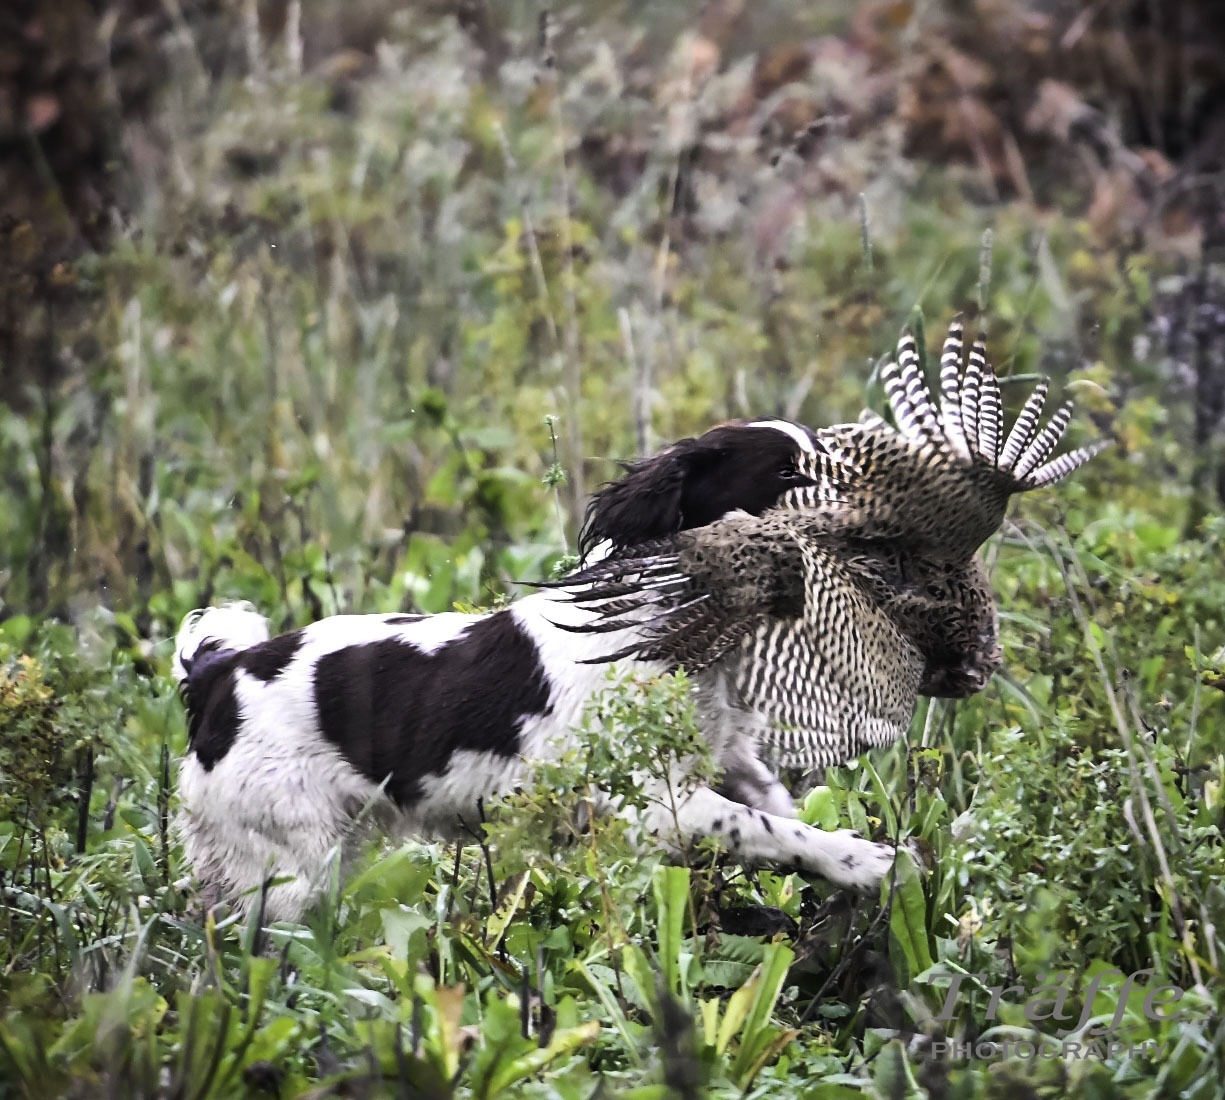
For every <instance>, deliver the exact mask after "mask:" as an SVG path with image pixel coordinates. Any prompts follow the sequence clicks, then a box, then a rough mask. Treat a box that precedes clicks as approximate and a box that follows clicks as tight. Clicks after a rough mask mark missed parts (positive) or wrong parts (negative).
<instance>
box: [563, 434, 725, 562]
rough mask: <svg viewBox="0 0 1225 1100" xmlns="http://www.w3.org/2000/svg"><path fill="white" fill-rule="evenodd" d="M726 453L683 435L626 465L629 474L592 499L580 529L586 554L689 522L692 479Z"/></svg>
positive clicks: (663, 533)
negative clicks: (604, 544) (603, 545)
mask: <svg viewBox="0 0 1225 1100" xmlns="http://www.w3.org/2000/svg"><path fill="white" fill-rule="evenodd" d="M724 455H725V451H724V448H722V447H717V446H712V445H711V444H710V443H706V442H703V441H702V440H700V439H682V440H680V441H679V442H677V443H674V444H673V445H672V446H671V447H667V448H665V449H664V450H662V451H660V452H659V454H656V455H652V456H651V457H650V458H644V459H641V460H640V461H638V462H629V463H626V464H625V476H624V477H622V478H620V479H618V480H617V481H613V482H609V483H608V484H607V485H605V486H604V487H603V488H602V489H600V490H599V492H597V493H596V494H595V496H593V497H592V498H591V500H590V501H589V502H588V504H587V511H586V513H585V515H584V516H583V527H582V530H581V531H580V532H579V541H578V544H579V553H580V554H582V555H583V557H586V556H587V555H588V554H590V553H591V551H592V550H593V549H594V548H595V547H596V546H598V545H599V544H600V543H602V542H608V543H610V544H611V547H612V550H613V551H614V552H615V551H617V550H621V549H624V548H625V547H627V546H637V545H639V544H641V543H644V542H649V541H651V540H652V539H659V538H664V537H666V536H667V535H671V534H673V533H675V532H676V531H679V530H681V528H682V527H684V526H686V523H685V507H686V496H687V493H686V483H687V482H689V481H690V479H691V478H693V477H694V476H695V475H696V474H698V473H700V472H701V471H703V470H705V469H707V468H708V467H709V466H710V465H711V464H712V463H715V462H717V461H718V460H719V459H721V458H723V457H724Z"/></svg>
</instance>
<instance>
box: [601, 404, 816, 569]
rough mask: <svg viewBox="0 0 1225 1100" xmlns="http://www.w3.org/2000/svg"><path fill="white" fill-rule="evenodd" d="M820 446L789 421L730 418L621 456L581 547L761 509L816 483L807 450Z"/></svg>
mask: <svg viewBox="0 0 1225 1100" xmlns="http://www.w3.org/2000/svg"><path fill="white" fill-rule="evenodd" d="M820 450H822V448H821V445H820V444H819V443H818V442H817V440H816V437H815V436H814V435H813V433H812V432H811V431H810V430H809V429H808V428H806V427H804V426H803V425H802V424H794V423H792V422H791V421H789V420H733V421H729V422H728V423H726V424H720V425H718V426H717V427H714V428H711V429H710V431H708V432H706V433H705V435H700V436H698V437H696V438H693V439H682V440H680V441H679V442H677V443H673V444H672V445H671V446H670V447H665V448H664V449H663V450H662V451H660V452H659V453H658V454H654V455H652V456H651V457H650V458H644V459H641V460H640V461H638V462H632V463H627V464H626V466H625V475H624V476H623V477H621V478H620V479H619V480H617V481H614V482H610V483H609V484H608V485H605V486H604V487H603V488H602V489H600V490H599V492H597V493H596V494H595V496H594V497H592V499H591V501H590V503H589V504H588V505H587V513H586V515H585V516H584V518H583V529H582V531H581V532H580V535H579V550H580V552H581V553H582V554H583V556H584V557H586V556H587V555H588V554H590V553H591V551H592V550H593V549H594V548H595V547H597V546H599V545H600V544H602V543H607V544H608V548H609V551H610V552H613V553H615V552H616V551H618V550H622V549H624V548H626V547H629V546H637V545H640V544H641V543H644V542H649V541H650V540H652V539H658V538H664V537H666V536H668V535H671V534H674V533H675V532H677V531H683V530H687V529H688V528H691V527H705V526H706V525H707V524H708V523H714V522H715V520H717V519H720V518H721V517H723V516H725V515H727V514H728V513H729V512H734V511H736V510H737V509H740V510H742V511H745V512H748V513H749V514H750V515H754V516H757V515H761V513H762V512H764V511H766V510H767V509H768V508H771V507H773V506H774V505H775V504H776V503H778V501H779V498H780V497H782V496H783V494H784V493H787V492H788V491H790V490H793V489H797V488H800V487H802V486H804V485H811V484H814V482H813V481H812V479H810V478H809V477H807V476H806V475H805V474H804V473H803V472H802V471H803V470H804V468H805V466H806V465H807V464H806V463H805V461H804V459H805V456H812V455H814V454H815V453H816V452H818V451H820Z"/></svg>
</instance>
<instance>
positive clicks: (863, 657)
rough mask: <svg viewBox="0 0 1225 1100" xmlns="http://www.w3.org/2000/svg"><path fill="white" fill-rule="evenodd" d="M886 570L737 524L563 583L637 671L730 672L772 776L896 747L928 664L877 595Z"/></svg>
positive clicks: (779, 532) (761, 521)
mask: <svg viewBox="0 0 1225 1100" xmlns="http://www.w3.org/2000/svg"><path fill="white" fill-rule="evenodd" d="M888 569H889V563H888V562H875V561H873V560H871V559H870V558H866V557H864V556H863V555H851V554H847V553H846V552H845V550H843V549H840V548H839V547H837V546H836V545H833V544H829V545H827V544H824V543H823V541H822V540H821V539H820V538H819V537H818V538H811V537H808V536H806V535H804V534H802V533H801V532H800V531H799V530H798V529H797V528H796V526H795V525H794V523H793V518H792V517H790V516H787V515H786V514H779V513H773V514H769V515H767V516H763V517H753V516H748V515H746V514H744V513H739V514H736V515H732V516H728V517H725V518H724V519H722V520H719V521H718V522H717V523H713V524H710V525H709V526H707V527H702V528H698V529H695V530H690V531H683V532H680V533H679V534H677V535H676V536H674V537H673V538H671V539H668V540H661V541H660V542H657V543H653V544H652V545H651V546H649V547H645V548H643V551H642V552H635V553H634V554H633V555H624V556H621V557H618V558H612V559H608V560H606V561H602V562H598V563H596V564H595V565H593V566H591V567H589V568H587V569H584V570H582V571H581V572H579V573H577V574H574V575H572V576H571V577H568V578H567V579H566V580H565V582H563V584H564V588H565V590H566V592H567V593H568V595H569V598H570V599H571V600H572V601H573V602H574V603H576V604H578V605H579V606H582V607H585V608H587V609H588V610H590V611H592V612H593V613H594V614H595V619H594V620H593V621H592V622H591V623H589V624H588V625H587V626H586V627H584V628H582V629H583V630H584V631H585V632H597V633H599V632H608V633H609V634H610V636H612V635H616V636H618V637H619V638H623V637H624V634H623V633H622V632H623V631H629V632H630V634H631V637H632V638H633V641H632V642H631V643H630V644H628V645H624V644H623V645H620V646H619V647H616V648H613V647H612V646H611V645H610V652H609V653H608V654H607V655H606V656H605V657H604V658H603V659H604V660H610V661H611V660H616V659H620V658H623V657H636V658H639V659H642V660H650V661H660V662H663V663H665V664H667V665H670V666H673V667H676V666H680V665H683V666H685V668H687V669H688V670H689V671H699V670H701V669H703V668H707V667H709V666H711V665H713V664H715V663H717V662H718V661H720V660H722V659H724V658H725V657H727V658H729V659H730V660H731V661H732V662H733V664H732V667H733V668H734V670H735V678H736V683H737V687H738V689H739V692H740V695H741V697H742V699H743V701H744V703H745V704H746V705H748V706H750V707H752V708H753V709H754V710H756V711H758V712H759V713H760V714H761V715H763V716H764V717H765V718H766V719H767V720H768V723H769V725H770V727H771V728H770V730H769V731H768V732H767V733H766V734H765V735H764V740H765V742H766V744H767V745H768V746H769V747H770V748H772V749H773V750H774V755H775V756H776V758H777V759H778V760H779V762H780V763H782V764H785V765H789V766H790V765H794V766H802V767H815V766H818V765H827V764H832V763H842V762H844V761H846V760H849V759H852V758H853V757H855V756H858V755H860V754H861V753H863V752H864V751H865V750H867V749H868V748H870V747H872V746H875V745H884V744H889V743H891V742H892V741H894V740H896V739H897V738H898V737H900V736H901V735H902V734H903V733H904V732H905V731H906V729H907V727H908V726H909V724H910V719H911V716H912V715H913V713H914V707H915V701H916V698H917V694H918V689H919V684H920V681H921V679H922V676H923V673H924V659H923V657H922V655H921V653H920V652H919V650H918V648H917V647H916V645H915V644H914V643H913V642H912V641H911V640H910V639H909V638H908V637H907V636H906V635H905V634H904V633H903V631H902V630H901V629H900V627H899V626H898V624H897V623H896V622H895V621H894V620H893V619H892V618H891V617H890V615H889V614H888V611H887V608H886V606H884V605H882V603H881V602H880V600H879V599H878V598H877V595H876V592H877V591H879V590H881V589H882V588H883V589H886V590H887V589H888V587H889V585H890V584H891V583H893V582H892V578H889V577H885V578H883V580H882V578H881V576H880V575H879V574H880V572H881V571H884V572H887V571H888Z"/></svg>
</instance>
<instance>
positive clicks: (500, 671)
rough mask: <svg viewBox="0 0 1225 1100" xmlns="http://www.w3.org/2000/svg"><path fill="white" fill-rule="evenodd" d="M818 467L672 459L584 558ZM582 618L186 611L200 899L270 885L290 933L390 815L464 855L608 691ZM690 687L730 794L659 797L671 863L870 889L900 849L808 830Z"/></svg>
mask: <svg viewBox="0 0 1225 1100" xmlns="http://www.w3.org/2000/svg"><path fill="white" fill-rule="evenodd" d="M816 446H817V444H816V443H815V441H814V438H813V436H812V433H811V432H810V431H809V430H808V429H807V428H805V427H803V426H801V425H798V424H793V423H790V422H787V421H782V420H761V421H752V422H749V421H738V422H732V423H728V424H723V425H720V426H718V427H716V428H713V429H711V430H710V431H708V432H707V433H706V434H705V435H703V436H701V437H699V438H696V439H687V440H682V441H681V442H679V443H676V444H674V445H673V446H671V447H668V448H666V449H664V450H663V451H661V452H660V453H659V454H657V455H655V456H653V457H651V458H648V459H645V460H643V461H641V462H639V463H636V464H634V465H632V466H630V467H629V468H628V471H627V473H626V475H625V476H624V477H622V478H621V479H620V480H619V481H617V482H614V483H613V484H611V485H609V486H607V487H605V488H604V489H603V490H602V491H601V492H600V493H598V494H597V495H596V496H595V498H594V499H593V500H592V502H591V504H590V506H589V508H588V514H587V519H586V523H585V525H584V532H583V548H584V549H585V550H586V551H588V552H590V551H591V550H592V548H593V547H595V546H597V545H598V544H601V545H605V546H611V547H612V548H614V549H618V548H623V547H628V546H633V545H636V544H639V543H642V542H645V541H647V540H649V539H652V538H658V537H661V536H664V535H667V534H670V533H672V532H674V531H677V530H680V529H683V528H692V527H701V526H704V525H706V524H708V523H712V522H714V521H715V520H717V519H719V518H720V517H722V516H724V515H726V514H727V513H728V512H732V511H735V510H736V509H743V510H744V511H746V512H749V513H752V514H754V515H756V514H760V513H761V512H763V511H764V510H765V509H767V508H769V507H770V506H771V505H773V504H774V503H775V502H776V501H777V500H778V499H779V497H780V496H781V495H782V494H783V493H785V492H787V491H788V490H791V489H794V488H796V484H797V481H796V479H797V477H798V476H799V475H798V474H797V472H796V462H797V457H798V456H799V455H800V453H801V452H805V451H807V452H809V453H811V452H812V451H813V450H814V448H816ZM589 614H590V612H588V611H585V610H582V609H581V608H578V607H576V606H575V605H574V604H572V603H570V602H567V600H566V599H565V591H564V589H563V590H549V591H544V592H538V593H535V594H533V595H529V596H527V597H525V598H523V599H520V600H518V601H516V602H515V603H513V604H512V605H511V606H510V607H507V608H505V609H503V610H500V611H494V612H489V613H486V614H477V615H469V614H459V613H446V614H440V615H404V614H385V615H337V616H334V617H332V618H328V619H323V620H321V621H319V622H316V623H312V624H311V625H310V626H308V627H305V628H304V629H302V630H295V631H291V632H290V633H287V634H282V635H281V636H279V637H276V638H270V637H269V630H268V625H267V622H266V621H265V620H264V619H263V618H262V617H261V616H259V615H258V614H256V613H255V612H254V611H252V610H249V609H248V608H246V607H243V606H236V605H230V606H224V607H213V608H208V609H206V610H203V611H196V612H192V614H191V615H189V616H188V617H187V619H186V621H185V622H184V624H183V627H182V629H181V630H180V632H179V635H178V639H177V642H176V654H175V660H174V675H175V678H176V679H177V681H178V683H179V685H180V688H181V691H182V693H183V697H184V699H185V702H186V706H187V712H188V718H189V733H188V753H187V757H186V759H185V760H184V761H183V764H182V767H181V769H180V773H179V794H180V799H181V811H180V818H179V820H180V826H181V831H182V836H183V840H184V847H185V851H186V855H187V859H188V861H189V862H190V864H191V866H192V868H193V869H194V871H195V872H196V874H197V876H198V877H199V879H200V881H201V883H202V884H203V886H204V888H205V891H206V896H208V895H211V896H213V897H217V896H222V897H225V898H226V899H228V900H230V901H233V902H235V903H236V904H238V905H240V906H242V905H246V904H248V903H249V901H250V899H251V897H252V896H254V895H255V894H257V893H258V891H259V889H260V887H261V885H262V884H264V883H265V882H266V881H267V880H268V879H269V878H270V877H271V876H275V877H276V879H277V885H275V886H273V887H272V889H271V890H270V891H269V892H268V895H267V908H266V910H265V916H266V918H267V919H269V920H282V919H296V918H298V917H300V916H301V915H302V913H303V912H304V910H306V909H307V908H308V907H309V906H310V904H311V903H312V901H313V900H314V899H315V897H316V896H317V894H318V892H319V890H320V888H321V887H322V885H323V884H324V883H325V882H326V878H327V871H328V868H329V865H330V861H331V858H332V857H333V856H334V854H335V853H337V852H338V851H339V850H341V849H343V848H344V845H345V842H346V840H347V839H348V838H349V837H350V835H351V833H352V832H353V827H354V823H355V821H356V819H357V817H358V815H359V814H360V813H361V812H362V810H363V808H365V807H367V806H369V805H371V804H375V805H377V806H380V807H381V808H382V809H384V810H386V811H389V814H390V816H391V818H392V820H394V822H395V824H396V828H397V829H398V830H402V831H404V832H408V833H430V834H435V835H439V834H441V835H447V834H450V835H454V834H455V831H456V828H457V826H458V825H459V824H460V822H461V821H466V822H468V823H469V824H472V823H475V822H477V821H479V819H480V800H482V799H488V798H489V797H491V796H493V795H496V794H497V793H498V792H499V791H501V792H506V791H510V790H512V789H514V787H515V786H516V785H517V784H519V783H520V781H521V780H522V778H523V777H524V774H525V770H526V769H528V768H529V767H530V764H531V762H532V761H533V760H539V759H542V758H549V757H555V756H557V755H558V754H559V753H560V752H562V751H564V750H565V748H566V747H567V744H568V743H572V738H573V735H574V733H573V731H574V730H575V728H576V727H577V726H578V724H579V722H580V720H581V718H582V714H583V711H584V707H585V705H586V704H587V702H588V700H589V699H590V697H591V696H592V695H593V694H594V693H595V692H597V691H599V690H601V689H603V688H605V687H607V686H608V683H609V675H608V668H607V666H606V665H604V664H600V663H594V664H585V663H582V662H583V661H584V660H586V659H592V658H597V659H598V658H600V657H602V656H604V655H606V654H608V653H610V652H615V651H616V650H617V649H618V648H619V645H618V641H617V638H616V637H610V636H608V635H600V634H594V635H593V634H582V633H573V632H570V631H566V630H564V629H560V628H559V626H558V625H557V624H562V625H576V624H578V623H580V622H582V621H584V620H585V618H586V617H587V616H588V615H589ZM618 667H619V668H621V669H622V670H624V671H631V672H632V671H633V670H634V669H635V668H637V669H639V670H649V671H652V672H658V671H660V667H659V666H653V665H645V664H643V663H642V662H635V661H622V662H619V665H618ZM696 681H697V689H698V708H699V721H700V723H701V730H702V735H703V737H704V738H705V739H706V741H707V743H708V745H709V748H710V751H711V754H712V757H713V759H714V762H715V764H716V766H717V767H718V768H719V770H720V771H721V773H722V774H721V782H720V786H719V790H718V792H716V791H715V790H714V789H712V788H711V787H698V788H696V789H687V790H676V791H673V792H668V791H666V790H661V791H659V792H658V797H657V798H656V797H652V798H651V800H650V802H649V805H650V806H652V807H653V809H651V810H650V811H648V815H647V818H648V819H647V820H646V821H645V822H644V824H645V825H646V827H647V828H648V829H649V830H650V831H651V832H653V833H655V834H657V835H659V836H660V837H661V839H663V840H664V841H665V842H667V843H677V842H680V843H685V842H690V841H693V840H696V839H699V838H701V837H714V838H717V839H718V840H719V841H721V842H722V843H723V844H724V845H726V846H727V848H728V849H729V850H730V852H731V854H732V855H733V856H735V857H736V858H738V859H741V860H744V861H746V862H750V863H756V864H767V865H773V866H779V867H786V868H795V869H801V870H805V871H811V872H815V873H817V874H820V875H822V876H824V877H825V878H827V879H829V880H831V881H832V882H835V883H839V884H842V885H846V886H852V887H856V888H861V889H864V888H870V887H873V886H875V885H876V884H877V883H879V882H880V880H881V879H882V878H883V876H884V875H885V874H886V872H887V871H888V869H889V867H890V866H891V864H892V861H893V856H894V852H893V849H892V848H891V847H889V846H888V845H883V844H875V843H872V842H869V841H867V840H863V839H860V838H859V837H857V836H855V835H854V834H852V833H849V832H846V831H839V832H824V831H822V830H820V829H815V828H812V827H811V826H808V825H804V824H803V823H801V822H799V821H797V820H796V819H795V817H794V809H793V806H792V802H791V798H790V796H789V795H788V794H787V791H786V790H785V789H784V788H783V787H782V785H781V784H780V783H779V782H778V780H777V779H776V778H775V776H774V775H773V774H772V773H771V772H770V770H769V769H768V768H767V767H766V766H765V764H764V763H763V762H762V761H761V760H760V759H759V757H758V755H757V749H756V743H757V742H756V738H755V736H754V727H755V723H760V722H761V721H763V719H761V718H759V717H757V716H755V715H754V714H753V713H752V712H750V711H747V710H746V709H745V708H744V707H743V705H741V704H739V703H737V702H736V701H735V699H734V692H733V691H732V690H731V688H730V685H729V683H728V682H727V681H726V679H725V677H724V676H723V675H722V674H721V673H720V672H719V671H718V669H715V670H711V671H708V672H704V673H701V674H699V676H698V677H697V678H696ZM669 794H670V795H671V797H668V796H669Z"/></svg>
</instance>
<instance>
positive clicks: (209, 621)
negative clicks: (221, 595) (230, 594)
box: [173, 600, 272, 688]
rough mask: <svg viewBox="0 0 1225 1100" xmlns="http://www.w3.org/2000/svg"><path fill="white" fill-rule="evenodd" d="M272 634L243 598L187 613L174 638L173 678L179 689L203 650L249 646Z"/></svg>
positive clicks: (266, 639)
mask: <svg viewBox="0 0 1225 1100" xmlns="http://www.w3.org/2000/svg"><path fill="white" fill-rule="evenodd" d="M270 637H272V634H271V632H270V631H269V629H268V620H267V619H265V618H264V616H263V615H261V614H260V613H259V612H258V611H256V610H255V608H254V607H252V606H251V604H249V603H247V602H246V601H245V600H240V601H238V602H236V603H227V604H222V605H221V606H220V607H201V608H197V609H196V610H195V611H192V612H189V613H188V615H187V617H186V618H185V619H184V620H183V625H182V626H181V627H179V634H178V637H177V638H175V641H174V669H173V671H174V679H175V682H176V683H177V684H178V685H179V687H180V688H182V687H183V685H184V684H185V683H186V681H187V679H188V677H189V676H191V672H192V666H193V665H194V664H195V663H196V660H197V658H198V657H200V656H202V655H203V654H204V653H209V652H218V651H221V650H237V649H249V648H250V647H251V646H253V645H259V644H260V642H266V641H268V639H269V638H270Z"/></svg>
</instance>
